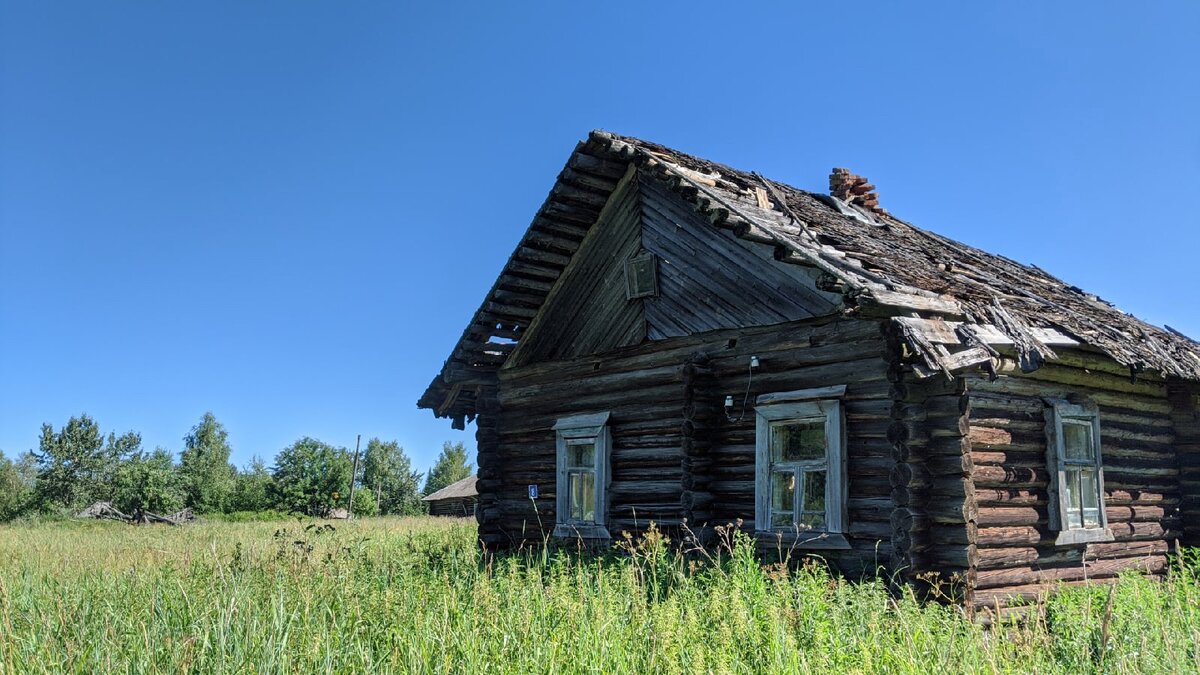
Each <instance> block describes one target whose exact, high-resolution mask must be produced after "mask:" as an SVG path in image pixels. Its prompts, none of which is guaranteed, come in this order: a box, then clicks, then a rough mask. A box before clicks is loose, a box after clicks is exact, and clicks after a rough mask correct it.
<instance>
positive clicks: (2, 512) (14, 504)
mask: <svg viewBox="0 0 1200 675" xmlns="http://www.w3.org/2000/svg"><path fill="white" fill-rule="evenodd" d="M31 487H32V486H31V485H30V483H29V482H28V480H27V479H26V478H25V477H24V476H22V475H21V467H20V466H19V465H18V464H17V463H16V462H14V461H12V460H11V459H9V458H7V457H5V456H4V453H2V452H0V522H4V521H6V520H12V519H13V518H16V517H17V516H19V515H21V513H23V512H24V511H25V509H26V508H27V506H28V504H29V497H30V495H31V494H32V489H31Z"/></svg>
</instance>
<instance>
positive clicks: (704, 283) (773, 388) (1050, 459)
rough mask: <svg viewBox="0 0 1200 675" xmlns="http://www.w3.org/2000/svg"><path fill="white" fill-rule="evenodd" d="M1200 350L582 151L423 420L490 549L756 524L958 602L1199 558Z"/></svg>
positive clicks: (1024, 277)
mask: <svg viewBox="0 0 1200 675" xmlns="http://www.w3.org/2000/svg"><path fill="white" fill-rule="evenodd" d="M1198 380H1200V345H1198V344H1197V343H1196V342H1194V341H1192V340H1190V339H1188V338H1187V337H1185V336H1183V335H1182V334H1179V333H1177V332H1175V331H1173V330H1171V329H1169V328H1165V329H1164V328H1158V327H1155V326H1152V325H1149V324H1146V323H1143V322H1141V321H1139V320H1138V319H1136V318H1134V317H1132V316H1130V315H1128V314H1126V313H1124V312H1122V311H1120V310H1118V309H1117V308H1116V307H1114V306H1112V305H1110V304H1108V303H1106V302H1104V301H1103V300H1101V299H1100V298H1098V297H1096V296H1095V295H1091V294H1088V293H1087V292H1085V291H1082V290H1080V289H1079V288H1076V287H1074V286H1071V285H1070V284H1068V283H1064V282H1062V281H1060V280H1058V279H1056V278H1054V277H1053V276H1051V275H1050V274H1048V273H1046V272H1044V271H1042V270H1040V269H1038V268H1036V267H1031V266H1027V265H1022V264H1019V263H1016V262H1014V261H1012V260H1009V259H1007V258H1004V257H1001V256H998V255H994V254H990V253H987V252H985V251H981V250H978V249H975V248H972V247H970V246H967V245H964V244H961V243H958V242H955V241H952V240H949V239H946V238H944V237H940V236H938V235H936V234H934V233H932V232H928V231H925V230H922V229H919V228H917V227H914V226H913V225H910V224H908V223H906V222H904V221H902V220H900V219H898V218H896V217H895V216H893V215H891V214H889V213H888V212H887V211H885V210H884V209H882V208H881V207H880V204H879V201H878V198H877V195H876V192H875V189H874V186H872V185H871V184H869V183H868V182H867V181H866V180H865V179H863V178H861V177H859V176H856V175H854V174H852V173H850V172H849V171H846V170H844V169H834V171H833V174H832V175H831V176H830V185H829V192H828V193H820V194H818V193H813V192H806V191H803V190H799V189H796V188H793V187H790V186H788V185H783V184H780V183H775V182H773V181H771V180H769V179H768V178H765V177H763V176H761V175H758V174H756V173H747V172H743V171H738V170H735V169H731V168H729V167H727V166H723V165H720V164H715V163H713V162H709V161H705V160H702V159H698V158H696V157H692V156H689V155H686V154H683V153H680V152H676V151H674V150H671V149H668V148H665V147H662V146H660V145H657V144H654V143H650V142H646V141H641V140H637V139H634V138H627V137H622V136H617V135H613V134H609V133H604V132H593V133H592V134H591V135H590V136H589V137H588V139H587V140H586V141H583V142H581V143H579V144H578V145H577V146H576V148H575V150H574V152H573V153H571V156H570V158H569V159H568V160H567V163H566V166H565V167H564V168H563V170H562V172H561V173H560V174H559V176H558V180H557V181H556V182H555V183H554V185H553V187H552V189H551V190H550V194H549V197H548V198H547V199H546V201H545V203H544V204H543V206H542V207H541V209H540V210H539V211H538V212H537V214H536V215H535V216H534V218H533V223H532V225H530V226H529V229H528V230H527V231H526V232H525V234H524V236H523V237H522V238H521V240H520V242H519V243H518V245H517V247H516V250H515V251H514V252H513V254H512V255H511V256H510V257H509V259H508V262H507V263H506V264H505V266H504V269H503V271H502V272H501V274H500V277H499V278H498V279H497V280H496V282H495V285H494V286H493V287H492V289H491V290H490V291H489V292H488V294H487V297H486V299H485V300H484V302H483V304H482V306H481V307H480V308H479V310H478V311H477V312H476V313H475V315H474V317H473V318H472V320H471V323H470V325H468V326H467V328H466V330H465V331H464V332H463V335H462V338H461V339H460V340H459V342H458V344H457V345H455V346H454V350H453V352H452V353H451V354H450V357H449V358H448V359H447V360H446V362H445V365H444V366H443V367H442V370H441V372H440V373H438V375H437V376H436V377H435V378H434V380H433V382H432V384H430V386H429V388H428V390H427V391H426V392H425V394H424V395H423V396H422V397H421V399H420V401H419V405H420V406H421V407H423V408H428V409H431V410H433V411H434V413H435V414H436V415H438V416H440V417H446V418H450V419H451V420H453V424H454V426H456V427H457V428H463V427H464V425H465V423H466V422H468V421H471V420H473V421H474V422H475V424H476V428H477V431H476V438H477V441H478V453H479V454H478V465H479V471H478V476H479V480H478V483H477V489H478V493H479V496H478V499H479V503H478V509H477V518H478V522H479V537H480V539H481V541H482V542H483V543H484V544H485V545H487V546H489V547H506V546H512V545H515V544H519V543H521V542H522V541H523V540H540V539H541V538H542V536H544V535H545V536H553V537H564V538H571V539H575V538H583V539H588V540H600V541H603V540H606V539H609V538H611V537H614V536H620V532H621V531H624V530H634V529H637V528H639V527H644V526H645V525H646V524H647V523H649V522H650V521H655V522H656V523H658V524H659V525H660V526H662V527H665V528H668V529H671V528H679V527H680V526H681V525H683V524H685V523H686V525H687V526H688V527H689V528H691V529H692V530H695V531H697V532H701V533H703V532H705V531H706V527H709V526H716V525H725V524H728V523H734V522H738V521H740V522H741V523H742V527H743V528H745V530H746V531H748V532H752V533H754V534H755V535H756V536H757V537H758V540H759V542H760V546H761V547H762V548H763V552H764V554H769V552H770V551H772V550H777V549H779V548H784V549H788V550H794V551H796V552H798V553H800V554H805V553H809V552H813V553H816V554H819V555H820V556H822V557H823V558H824V559H825V560H827V561H828V562H829V563H830V564H831V565H832V566H834V567H836V568H837V569H839V570H840V571H842V572H843V573H845V574H847V575H850V576H854V575H860V574H869V573H873V572H876V571H883V572H885V573H887V574H889V575H897V576H899V577H900V578H905V577H907V578H909V579H913V580H917V579H921V578H925V577H926V575H927V573H935V574H938V575H942V576H943V578H953V579H956V580H957V582H956V585H955V592H956V593H957V594H958V597H959V599H960V601H961V602H964V603H965V604H966V605H967V606H968V607H989V608H991V607H1003V606H1006V605H1008V604H1010V603H1014V602H1015V601H1017V600H1018V599H1022V598H1025V599H1027V598H1030V597H1033V596H1036V595H1037V594H1039V593H1042V592H1044V591H1045V590H1046V589H1047V588H1049V587H1050V586H1051V585H1054V584H1058V583H1082V582H1084V581H1085V580H1089V579H1090V580H1097V579H1111V578H1114V577H1115V575H1117V574H1118V573H1119V572H1121V571H1122V570H1125V569H1131V568H1136V569H1141V570H1144V571H1146V572H1149V573H1160V572H1162V571H1163V570H1164V568H1165V565H1166V561H1167V558H1166V556H1167V554H1168V552H1169V551H1170V550H1171V549H1172V548H1173V547H1175V546H1177V545H1180V544H1182V545H1197V544H1200V416H1198V414H1197V400H1198V394H1200V386H1198V384H1197V382H1198Z"/></svg>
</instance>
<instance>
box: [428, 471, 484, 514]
mask: <svg viewBox="0 0 1200 675" xmlns="http://www.w3.org/2000/svg"><path fill="white" fill-rule="evenodd" d="M476 480H477V479H476V477H475V476H470V477H467V478H464V479H462V480H460V481H458V482H457V483H451V484H450V485H447V486H446V487H444V488H442V489H441V490H438V491H437V492H435V493H433V494H431V495H426V496H425V497H423V500H424V501H427V502H429V515H431V516H460V517H466V516H474V515H475V502H476V501H478V493H477V492H475V481H476Z"/></svg>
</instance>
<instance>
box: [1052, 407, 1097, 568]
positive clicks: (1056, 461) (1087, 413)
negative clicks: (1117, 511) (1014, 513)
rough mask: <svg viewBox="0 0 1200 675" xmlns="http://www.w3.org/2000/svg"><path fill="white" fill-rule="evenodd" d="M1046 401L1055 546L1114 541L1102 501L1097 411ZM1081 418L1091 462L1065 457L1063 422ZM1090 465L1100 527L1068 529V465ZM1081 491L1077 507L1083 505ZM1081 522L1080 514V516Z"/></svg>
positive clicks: (1084, 466) (1095, 409) (1075, 420)
mask: <svg viewBox="0 0 1200 675" xmlns="http://www.w3.org/2000/svg"><path fill="white" fill-rule="evenodd" d="M1045 402H1046V465H1047V467H1048V469H1049V480H1048V481H1047V482H1048V485H1047V490H1048V492H1049V499H1048V503H1049V512H1050V527H1051V529H1053V530H1055V531H1057V532H1058V535H1057V536H1056V538H1055V541H1054V543H1055V545H1056V546H1071V545H1075V544H1086V543H1088V542H1102V541H1113V534H1112V530H1110V529H1109V528H1108V514H1107V513H1106V510H1107V509H1106V505H1105V501H1104V452H1103V443H1102V442H1101V436H1100V410H1099V408H1098V407H1097V406H1096V404H1095V403H1092V402H1087V403H1072V402H1070V401H1067V400H1065V399H1054V398H1047V399H1045ZM1078 421H1083V422H1085V423H1086V424H1089V425H1090V426H1091V432H1092V450H1093V457H1092V461H1091V462H1080V461H1079V460H1070V459H1067V450H1066V442H1065V437H1064V434H1063V424H1064V422H1066V423H1073V422H1078ZM1072 466H1078V467H1083V468H1086V467H1091V468H1092V469H1093V470H1094V471H1095V472H1096V496H1097V499H1098V500H1099V502H1100V503H1099V504H1098V505H1097V506H1098V512H1099V513H1098V515H1099V521H1100V526H1099V527H1077V528H1071V527H1070V525H1069V524H1068V521H1067V518H1066V517H1065V514H1066V513H1067V512H1068V511H1069V510H1070V508H1069V507H1070V505H1069V504H1068V503H1067V499H1068V495H1067V470H1068V468H1069V467H1072ZM1082 499H1083V495H1082V494H1080V508H1081V509H1082V508H1083V501H1082ZM1080 522H1081V524H1082V522H1083V520H1082V517H1081V519H1080Z"/></svg>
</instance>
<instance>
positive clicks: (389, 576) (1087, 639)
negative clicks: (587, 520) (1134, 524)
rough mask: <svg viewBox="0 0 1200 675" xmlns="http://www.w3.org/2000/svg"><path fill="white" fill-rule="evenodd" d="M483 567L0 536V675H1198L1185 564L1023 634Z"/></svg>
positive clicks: (869, 592)
mask: <svg viewBox="0 0 1200 675" xmlns="http://www.w3.org/2000/svg"><path fill="white" fill-rule="evenodd" d="M628 549H629V550H628V551H626V552H625V553H623V554H620V555H617V554H610V555H602V556H580V555H576V554H574V553H571V552H568V551H547V550H536V551H524V552H520V553H517V554H511V555H504V556H498V557H495V558H491V559H486V560H485V559H483V558H482V557H481V555H480V554H479V552H478V550H477V548H476V545H475V543H474V528H473V526H472V525H471V524H470V523H467V522H460V521H450V520H433V519H373V520H363V521H356V522H352V523H341V524H337V525H336V526H334V527H327V526H324V525H320V524H317V523H313V522H311V521H310V522H298V521H295V520H292V521H284V522H272V523H203V524H197V525H192V526H187V527H179V528H166V527H141V528H136V527H130V526H125V525H120V524H115V523H51V524H41V525H22V526H13V527H7V528H0V668H2V669H3V670H4V671H5V672H62V671H66V672H79V673H95V672H114V673H126V672H127V673H149V672H180V671H186V672H204V673H209V672H213V673H242V672H260V673H295V672H336V673H345V672H363V671H370V672H382V673H390V672H394V673H409V672H430V673H470V672H486V673H542V672H546V673H550V672H554V673H576V672H580V673H583V672H587V673H643V672H648V673H659V672H661V673H685V672H686V673H703V672H715V673H726V672H731V673H740V672H820V671H827V672H922V673H925V672H1035V671H1036V672H1043V673H1049V672H1073V673H1075V672H1134V671H1138V672H1193V671H1200V654H1198V650H1200V647H1198V645H1200V586H1198V585H1197V578H1196V575H1195V574H1194V572H1193V570H1194V569H1196V567H1195V566H1191V565H1181V564H1177V565H1176V566H1175V567H1174V569H1173V572H1172V575H1171V577H1170V578H1169V579H1168V580H1166V581H1165V582H1155V581H1152V580H1148V579H1144V578H1141V577H1137V576H1130V577H1128V578H1126V579H1123V580H1122V581H1121V583H1120V584H1118V585H1117V586H1116V587H1115V589H1114V590H1113V591H1112V593H1111V595H1110V592H1109V590H1108V588H1106V587H1097V588H1078V589H1069V590H1066V591H1064V592H1063V593H1062V594H1060V595H1057V596H1055V597H1054V598H1052V599H1051V600H1049V601H1048V602H1047V604H1046V605H1045V606H1044V607H1043V608H1041V611H1040V612H1038V613H1037V616H1038V618H1036V619H1035V620H1032V621H1029V622H1027V623H1025V624H1023V625H1020V626H1016V625H1014V626H1005V627H997V628H993V629H991V630H985V629H983V628H981V627H979V626H977V625H975V624H973V623H971V622H969V621H967V620H966V619H965V618H964V617H963V616H962V615H961V613H960V612H959V611H957V610H955V609H954V608H950V607H944V606H938V605H922V604H921V603H918V602H916V601H915V600H913V599H912V598H911V597H905V596H903V595H901V596H900V597H895V596H894V595H893V594H890V593H889V592H888V591H887V589H886V588H885V587H884V585H883V583H882V582H865V583H849V582H845V581H841V580H838V579H836V578H834V577H831V576H830V575H829V574H828V573H827V572H826V571H825V569H824V568H822V567H821V566H820V565H816V564H808V565H803V566H801V567H799V568H798V569H794V570H790V571H789V570H787V569H786V568H783V567H779V566H767V567H764V566H762V565H760V564H759V562H758V560H757V558H756V557H755V555H754V553H753V549H752V547H751V546H749V545H748V544H747V543H746V542H744V541H736V542H733V541H731V543H730V545H729V546H728V547H724V548H721V549H718V550H716V551H713V557H712V559H711V560H708V559H704V558H703V557H701V558H699V559H697V558H694V557H693V558H686V559H685V558H683V557H681V556H679V555H676V554H675V553H673V552H671V549H670V548H669V547H668V546H667V545H666V544H665V543H664V542H663V541H661V538H658V537H650V538H648V539H646V540H644V541H642V542H639V543H636V544H630V545H629V546H628ZM1110 598H1111V600H1110Z"/></svg>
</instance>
